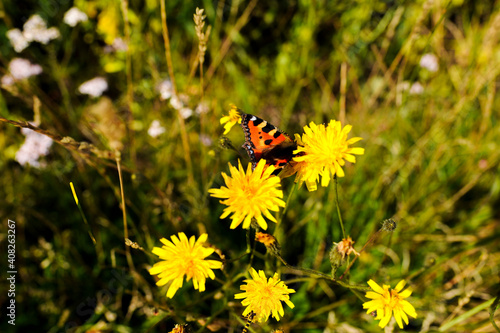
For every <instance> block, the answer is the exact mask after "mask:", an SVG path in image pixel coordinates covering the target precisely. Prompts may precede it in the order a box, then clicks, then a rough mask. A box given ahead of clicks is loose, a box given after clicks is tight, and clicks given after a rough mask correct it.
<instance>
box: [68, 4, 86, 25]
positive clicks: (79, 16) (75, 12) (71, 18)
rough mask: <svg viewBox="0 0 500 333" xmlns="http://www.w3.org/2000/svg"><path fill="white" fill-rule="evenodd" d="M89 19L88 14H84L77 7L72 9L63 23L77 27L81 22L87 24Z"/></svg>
mask: <svg viewBox="0 0 500 333" xmlns="http://www.w3.org/2000/svg"><path fill="white" fill-rule="evenodd" d="M88 19H89V18H88V16H87V14H85V13H84V12H82V11H81V10H80V9H78V8H77V7H71V8H70V9H69V10H68V11H67V12H66V13H65V14H64V18H63V21H64V23H66V24H67V25H69V26H70V27H75V26H76V25H77V24H78V23H79V22H85V21H87V20H88Z"/></svg>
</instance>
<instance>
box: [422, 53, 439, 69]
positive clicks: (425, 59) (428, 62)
mask: <svg viewBox="0 0 500 333" xmlns="http://www.w3.org/2000/svg"><path fill="white" fill-rule="evenodd" d="M420 67H422V68H425V69H427V70H428V71H429V72H437V71H438V70H439V63H438V58H437V57H436V56H435V55H434V54H432V53H426V54H424V55H423V56H422V58H420Z"/></svg>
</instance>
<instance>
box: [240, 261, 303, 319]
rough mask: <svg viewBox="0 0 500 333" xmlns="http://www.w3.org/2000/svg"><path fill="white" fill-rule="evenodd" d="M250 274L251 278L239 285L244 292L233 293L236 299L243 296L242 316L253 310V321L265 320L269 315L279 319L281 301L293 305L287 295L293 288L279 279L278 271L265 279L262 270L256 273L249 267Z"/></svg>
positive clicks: (281, 307)
mask: <svg viewBox="0 0 500 333" xmlns="http://www.w3.org/2000/svg"><path fill="white" fill-rule="evenodd" d="M250 275H251V276H252V279H247V280H245V282H246V285H241V286H240V289H241V290H244V291H245V292H243V293H240V294H236V295H234V298H236V299H242V298H243V300H242V301H241V304H243V305H244V306H246V309H245V311H243V316H247V315H248V314H250V313H252V312H253V313H254V314H255V321H258V322H264V321H267V320H268V319H269V316H270V315H272V316H273V317H274V318H275V319H276V320H277V321H279V320H280V316H281V317H283V315H284V314H285V312H284V311H283V305H282V304H281V302H285V303H286V305H288V306H289V307H290V308H292V309H293V308H294V307H295V305H293V303H292V302H291V301H290V296H288V295H289V294H291V293H294V292H295V290H293V289H289V288H288V287H287V286H286V284H285V283H284V282H283V281H281V280H280V279H279V277H278V273H274V276H273V277H270V278H269V279H267V278H266V274H265V273H264V271H259V273H257V271H256V270H255V269H253V268H250Z"/></svg>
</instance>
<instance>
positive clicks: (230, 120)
mask: <svg viewBox="0 0 500 333" xmlns="http://www.w3.org/2000/svg"><path fill="white" fill-rule="evenodd" d="M220 123H221V124H225V125H224V135H226V134H227V133H229V131H230V130H231V128H232V127H233V126H234V125H236V123H238V124H241V114H240V111H239V110H238V108H237V107H236V105H231V110H229V115H227V116H224V117H222V118H220Z"/></svg>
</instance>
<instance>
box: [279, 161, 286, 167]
mask: <svg viewBox="0 0 500 333" xmlns="http://www.w3.org/2000/svg"><path fill="white" fill-rule="evenodd" d="M287 164H288V162H281V163H278V165H279V166H280V167H283V166H285V165H287Z"/></svg>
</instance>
